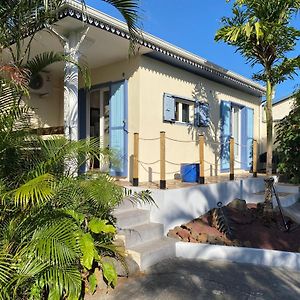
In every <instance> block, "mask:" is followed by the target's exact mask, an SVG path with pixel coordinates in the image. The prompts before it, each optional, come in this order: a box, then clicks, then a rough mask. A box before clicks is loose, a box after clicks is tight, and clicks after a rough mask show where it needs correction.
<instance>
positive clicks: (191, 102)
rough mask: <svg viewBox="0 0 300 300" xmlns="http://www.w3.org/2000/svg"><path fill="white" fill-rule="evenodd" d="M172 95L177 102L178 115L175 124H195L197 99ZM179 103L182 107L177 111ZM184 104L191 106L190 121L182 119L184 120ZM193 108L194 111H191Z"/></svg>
mask: <svg viewBox="0 0 300 300" xmlns="http://www.w3.org/2000/svg"><path fill="white" fill-rule="evenodd" d="M172 96H173V98H174V103H175V117H176V120H175V121H174V124H177V125H187V126H191V125H193V119H194V110H195V101H194V100H191V99H188V98H184V97H180V96H176V95H172ZM177 103H178V104H179V105H178V106H179V109H180V111H179V112H177ZM182 104H186V105H188V106H189V122H184V121H182V120H183V114H182V112H183V110H182ZM191 108H192V113H191ZM177 114H178V119H179V120H177ZM192 118H193V119H192Z"/></svg>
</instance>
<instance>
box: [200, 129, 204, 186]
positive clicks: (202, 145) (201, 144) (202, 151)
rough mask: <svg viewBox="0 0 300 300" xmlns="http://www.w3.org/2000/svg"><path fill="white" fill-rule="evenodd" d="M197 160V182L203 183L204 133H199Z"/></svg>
mask: <svg viewBox="0 0 300 300" xmlns="http://www.w3.org/2000/svg"><path fill="white" fill-rule="evenodd" d="M199 159H200V160H199V162H200V166H199V167H200V172H199V175H200V176H199V183H200V184H204V183H205V177H204V135H203V134H200V135H199Z"/></svg>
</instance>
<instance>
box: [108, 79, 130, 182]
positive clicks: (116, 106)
mask: <svg viewBox="0 0 300 300" xmlns="http://www.w3.org/2000/svg"><path fill="white" fill-rule="evenodd" d="M127 95H128V91H127V81H122V82H117V83H112V85H111V98H110V116H109V119H110V144H109V147H110V149H111V150H112V152H113V154H114V156H115V157H116V161H115V162H113V163H112V164H111V168H110V174H111V176H122V177H127V172H128V170H127V169H128V150H127V148H128V131H127V123H128V120H127V119H128V117H127V115H128V113H127V110H128V108H127V102H128V99H127V98H128V96H127Z"/></svg>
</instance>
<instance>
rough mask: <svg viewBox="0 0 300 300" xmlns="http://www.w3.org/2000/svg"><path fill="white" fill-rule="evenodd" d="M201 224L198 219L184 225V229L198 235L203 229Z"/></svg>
mask: <svg viewBox="0 0 300 300" xmlns="http://www.w3.org/2000/svg"><path fill="white" fill-rule="evenodd" d="M202 224H203V221H201V220H200V219H196V220H194V221H192V222H190V223H187V224H185V225H184V227H185V228H186V229H188V230H189V231H190V232H192V233H194V232H197V233H198V234H199V233H200V232H201V229H202V227H203V226H202Z"/></svg>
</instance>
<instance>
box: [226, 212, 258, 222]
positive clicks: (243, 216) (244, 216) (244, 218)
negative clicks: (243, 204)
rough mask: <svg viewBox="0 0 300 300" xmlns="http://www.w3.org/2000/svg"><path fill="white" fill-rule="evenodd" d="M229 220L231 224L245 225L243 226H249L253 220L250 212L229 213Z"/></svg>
mask: <svg viewBox="0 0 300 300" xmlns="http://www.w3.org/2000/svg"><path fill="white" fill-rule="evenodd" d="M230 220H231V222H233V223H236V224H242V225H245V224H251V223H252V222H253V220H254V218H253V215H252V213H251V212H250V211H245V212H242V211H239V212H236V213H231V214H230Z"/></svg>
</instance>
